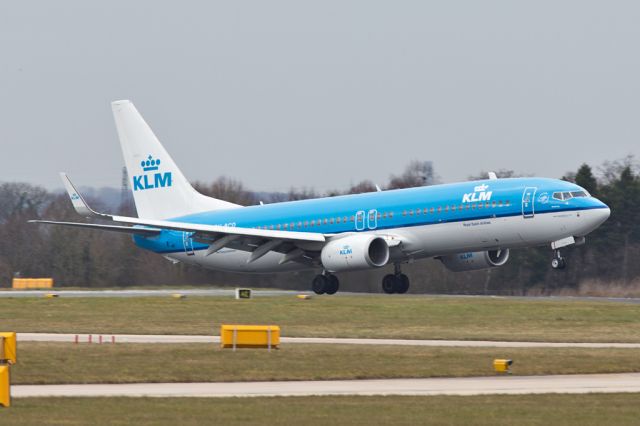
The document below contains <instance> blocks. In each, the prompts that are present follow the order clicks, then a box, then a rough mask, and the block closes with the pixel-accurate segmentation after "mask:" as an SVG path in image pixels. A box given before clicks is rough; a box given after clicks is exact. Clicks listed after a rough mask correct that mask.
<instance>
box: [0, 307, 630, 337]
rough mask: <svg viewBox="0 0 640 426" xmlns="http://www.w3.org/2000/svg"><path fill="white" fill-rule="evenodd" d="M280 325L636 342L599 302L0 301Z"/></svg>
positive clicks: (65, 321) (89, 323) (77, 318)
mask: <svg viewBox="0 0 640 426" xmlns="http://www.w3.org/2000/svg"><path fill="white" fill-rule="evenodd" d="M221 323H240V324H250V323H259V324H277V325H280V326H281V327H282V333H283V335H284V336H318V337H373V338H376V337H379V338H381V337H387V338H407V339H484V340H512V341H527V340H531V341H551V342H553V341H556V342H558V341H560V342H562V341H567V342H580V341H582V342H616V341H617V342H640V305H633V304H625V303H614V302H601V301H553V300H514V299H484V298H482V299H480V298H479V299H468V298H446V297H433V298H431V297H411V296H390V297H359V296H345V297H327V296H325V297H316V298H313V299H311V300H299V299H296V298H294V297H293V296H287V297H263V298H255V299H251V300H234V299H232V298H227V297H191V298H186V299H182V300H180V299H172V298H170V297H167V298H159V297H149V298H57V299H44V298H14V299H6V298H2V299H0V329H1V330H12V331H18V332H61V333H133V334H218V332H219V326H220V324H221Z"/></svg>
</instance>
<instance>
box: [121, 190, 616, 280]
mask: <svg viewBox="0 0 640 426" xmlns="http://www.w3.org/2000/svg"><path fill="white" fill-rule="evenodd" d="M572 193H573V194H575V196H571V195H570V196H566V199H564V198H565V196H564V195H558V194H565V195H566V194H572ZM554 194H555V195H554ZM608 216H609V208H608V207H607V206H606V205H605V204H604V203H602V202H601V201H599V200H598V199H596V198H594V197H591V196H590V195H589V194H587V193H586V191H585V190H584V189H582V188H581V187H579V186H578V185H575V184H573V183H570V182H566V181H561V180H555V179H542V178H516V179H498V180H483V181H474V182H463V183H455V184H446V185H435V186H428V187H420V188H410V189H400V190H392V191H382V192H371V193H365V194H356V195H346V196H339V197H329V198H321V199H313V200H303V201H293V202H284V203H277V204H267V205H258V206H251V207H243V208H237V209H229V210H221V211H213V212H205V213H198V214H192V215H187V216H182V217H177V218H173V219H170V220H174V221H178V222H182V223H194V224H207V225H220V226H228V227H242V228H257V229H265V230H284V231H287V230H291V231H301V232H312V233H322V234H325V235H327V234H329V235H334V236H340V235H341V234H351V233H370V234H377V235H393V236H395V237H397V238H398V239H399V240H400V241H402V244H401V245H400V246H399V247H398V249H397V250H392V251H391V256H390V257H391V259H390V261H406V260H409V259H419V258H428V257H437V256H445V255H449V254H456V253H464V252H475V251H484V250H498V249H510V248H519V247H528V246H538V245H545V244H550V243H552V242H554V241H558V240H562V239H564V238H568V237H575V238H579V237H584V236H585V235H587V234H588V233H589V232H591V231H593V230H594V229H595V228H597V227H598V226H599V225H600V224H601V223H602V222H604V221H605V220H606V219H607V217H608ZM189 234H190V233H185V232H180V231H173V230H165V231H163V232H162V233H161V234H160V235H158V236H155V237H144V236H135V237H134V238H135V242H136V244H137V245H138V246H140V247H142V248H144V249H147V250H151V251H154V252H156V253H161V254H164V255H166V256H169V257H171V258H174V259H176V260H180V261H183V262H189V263H194V264H198V265H201V266H204V267H208V268H213V269H220V270H226V271H237V272H278V271H288V270H295V269H303V268H308V267H309V266H308V265H305V264H300V263H289V262H287V263H283V264H281V263H280V261H281V260H282V257H283V256H284V254H282V253H278V252H270V253H268V254H267V255H265V256H263V257H262V258H260V259H259V260H257V261H255V262H251V263H247V259H248V258H249V256H250V252H247V251H243V250H234V249H229V248H226V249H222V250H219V251H217V252H216V253H213V254H211V255H209V256H204V254H205V252H206V250H207V248H208V244H206V243H199V242H198V241H194V240H193V239H192V238H191V236H190V235H189Z"/></svg>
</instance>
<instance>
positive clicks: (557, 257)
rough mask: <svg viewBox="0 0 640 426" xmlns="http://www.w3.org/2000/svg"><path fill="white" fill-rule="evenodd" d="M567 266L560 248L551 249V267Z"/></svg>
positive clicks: (562, 267) (561, 267) (560, 267)
mask: <svg viewBox="0 0 640 426" xmlns="http://www.w3.org/2000/svg"><path fill="white" fill-rule="evenodd" d="M566 266H567V262H566V261H565V260H564V257H562V253H560V250H554V251H553V259H552V260H551V267H552V268H553V269H564V268H565V267H566Z"/></svg>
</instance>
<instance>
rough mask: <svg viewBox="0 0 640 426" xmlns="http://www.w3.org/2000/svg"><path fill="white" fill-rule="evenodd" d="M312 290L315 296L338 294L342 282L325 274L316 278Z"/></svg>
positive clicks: (331, 275) (333, 276)
mask: <svg viewBox="0 0 640 426" xmlns="http://www.w3.org/2000/svg"><path fill="white" fill-rule="evenodd" d="M311 288H312V289H313V292H314V293H315V294H325V293H326V294H336V292H337V291H338V289H339V288H340V281H338V277H336V276H335V275H333V274H328V273H325V272H323V273H322V274H319V275H316V276H315V278H314V279H313V282H312V283H311Z"/></svg>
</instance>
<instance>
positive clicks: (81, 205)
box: [60, 172, 105, 217]
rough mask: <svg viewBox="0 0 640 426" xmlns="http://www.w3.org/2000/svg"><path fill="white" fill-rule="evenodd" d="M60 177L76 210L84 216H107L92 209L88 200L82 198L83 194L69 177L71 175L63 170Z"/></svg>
mask: <svg viewBox="0 0 640 426" xmlns="http://www.w3.org/2000/svg"><path fill="white" fill-rule="evenodd" d="M60 178H61V179H62V183H63V184H64V188H65V189H66V190H67V194H69V198H71V204H73V208H74V209H75V210H76V212H77V213H78V214H79V215H80V216H84V217H92V216H94V217H95V216H97V217H102V216H105V215H103V214H101V213H97V212H96V211H94V210H92V209H91V207H89V205H88V204H87V203H86V201H84V198H82V195H80V193H79V192H78V190H77V189H76V187H75V186H73V183H71V180H70V179H69V176H67V174H66V173H64V172H61V173H60Z"/></svg>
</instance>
